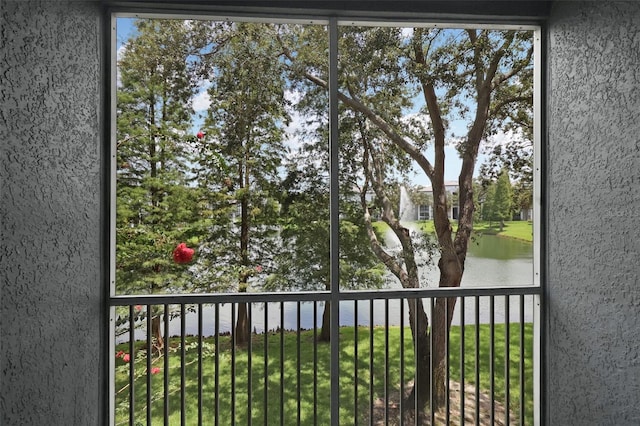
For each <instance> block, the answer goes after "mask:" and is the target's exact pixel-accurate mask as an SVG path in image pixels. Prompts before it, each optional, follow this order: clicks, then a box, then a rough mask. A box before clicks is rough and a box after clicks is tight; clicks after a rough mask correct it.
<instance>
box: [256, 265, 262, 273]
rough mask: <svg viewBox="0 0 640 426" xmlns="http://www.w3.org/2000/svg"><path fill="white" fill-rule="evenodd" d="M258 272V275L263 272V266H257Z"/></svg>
mask: <svg viewBox="0 0 640 426" xmlns="http://www.w3.org/2000/svg"><path fill="white" fill-rule="evenodd" d="M256 272H257V273H260V272H262V266H261V265H258V266H256Z"/></svg>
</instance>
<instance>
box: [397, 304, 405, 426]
mask: <svg viewBox="0 0 640 426" xmlns="http://www.w3.org/2000/svg"><path fill="white" fill-rule="evenodd" d="M398 413H399V416H400V418H399V419H398V420H399V423H400V426H403V425H404V299H400V398H399V399H398Z"/></svg>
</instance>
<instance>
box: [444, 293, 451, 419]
mask: <svg viewBox="0 0 640 426" xmlns="http://www.w3.org/2000/svg"><path fill="white" fill-rule="evenodd" d="M444 318H445V327H446V328H447V330H446V333H444V366H445V367H444V370H445V379H444V389H445V393H446V396H445V399H444V406H445V413H444V415H445V424H450V423H451V422H450V419H451V402H450V398H449V391H450V389H449V377H450V375H449V363H450V359H449V355H450V353H449V333H451V330H450V328H449V299H448V298H447V299H445V300H444Z"/></svg>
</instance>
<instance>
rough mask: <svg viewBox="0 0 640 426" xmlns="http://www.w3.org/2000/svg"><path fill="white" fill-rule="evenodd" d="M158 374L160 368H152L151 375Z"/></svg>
mask: <svg viewBox="0 0 640 426" xmlns="http://www.w3.org/2000/svg"><path fill="white" fill-rule="evenodd" d="M159 372H160V367H152V368H151V374H158V373H159Z"/></svg>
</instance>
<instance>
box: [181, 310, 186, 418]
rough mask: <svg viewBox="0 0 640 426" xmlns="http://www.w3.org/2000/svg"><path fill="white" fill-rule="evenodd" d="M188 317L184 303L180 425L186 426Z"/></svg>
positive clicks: (182, 316)
mask: <svg viewBox="0 0 640 426" xmlns="http://www.w3.org/2000/svg"><path fill="white" fill-rule="evenodd" d="M186 320H187V318H186V315H185V305H184V303H181V304H180V424H181V425H182V426H184V425H185V424H186V423H187V419H186V416H187V410H186V407H185V403H186V398H187V395H186V391H185V387H186V385H187V371H186V365H185V357H186V349H185V345H186V340H185V334H186V327H187V325H186Z"/></svg>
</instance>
